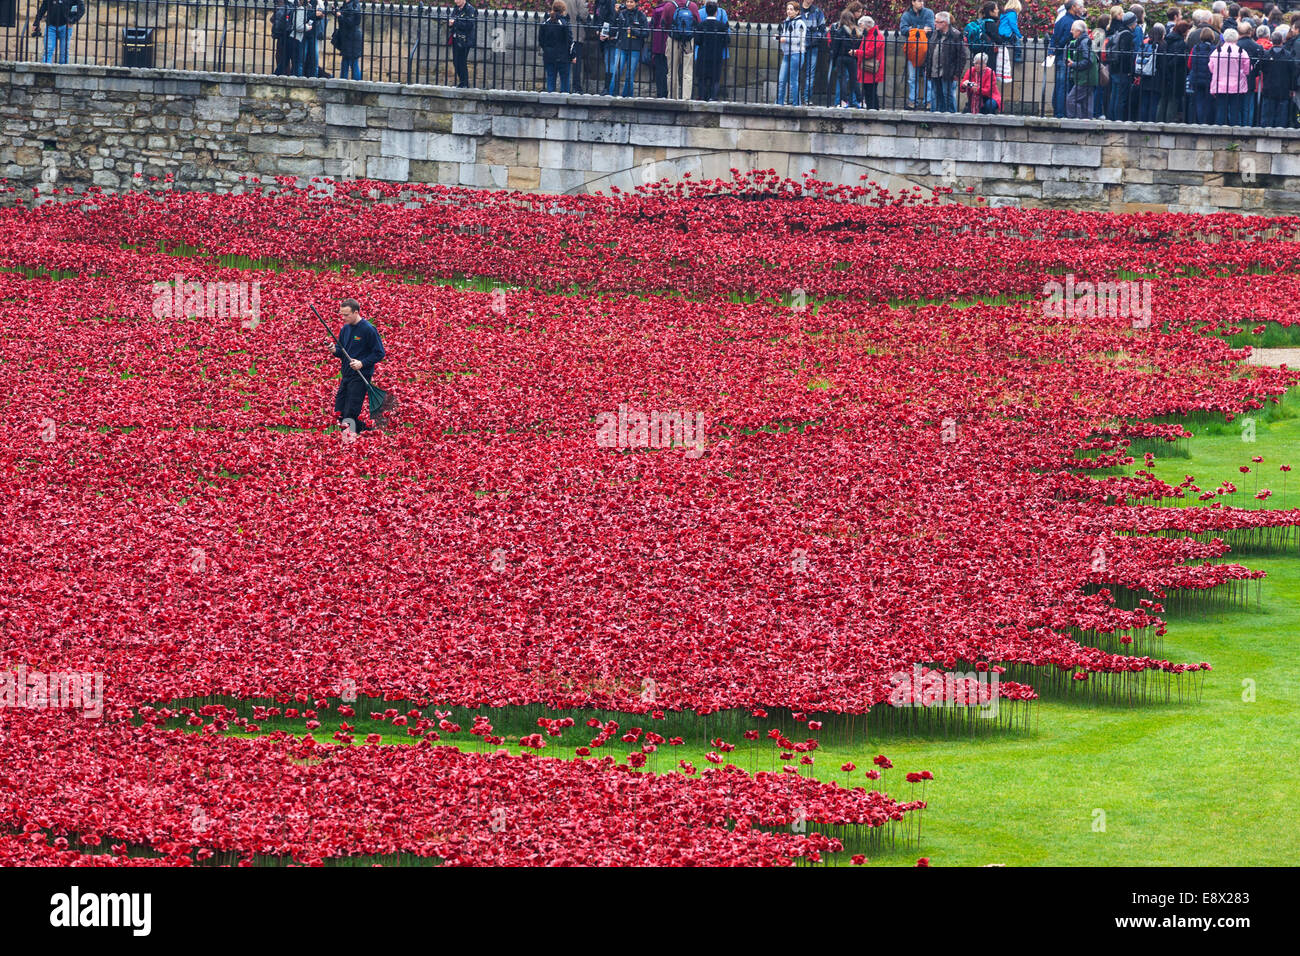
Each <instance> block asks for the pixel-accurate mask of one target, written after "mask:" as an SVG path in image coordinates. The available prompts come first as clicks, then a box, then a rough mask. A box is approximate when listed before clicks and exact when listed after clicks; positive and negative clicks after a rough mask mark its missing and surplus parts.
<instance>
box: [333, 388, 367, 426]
mask: <svg viewBox="0 0 1300 956" xmlns="http://www.w3.org/2000/svg"><path fill="white" fill-rule="evenodd" d="M372 374H373V373H372ZM369 395H370V390H369V389H368V388H366V380H365V379H363V378H362V377H361V376H360V375H351V376H349V377H348V378H345V379H343V380H341V381H340V382H339V390H338V391H337V392H336V393H335V395H334V414H335V416H337V418H338V420H339V424H340V425H343V426H345V427H346V426H347V423H349V422H351V424H352V426H353V428H352V430H353V431H354V432H356V433H357V434H360V433H361V432H363V431H365V430H366V428H367V427H368V426H367V425H366V423H365V422H363V421H362V420H361V409H362V408H364V407H365V405H366V399H367V398H368V397H369Z"/></svg>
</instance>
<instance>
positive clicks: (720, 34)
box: [695, 7, 731, 70]
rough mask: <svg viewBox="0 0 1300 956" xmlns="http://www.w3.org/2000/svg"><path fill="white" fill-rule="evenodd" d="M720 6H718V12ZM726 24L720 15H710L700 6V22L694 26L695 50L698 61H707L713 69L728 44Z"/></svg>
mask: <svg viewBox="0 0 1300 956" xmlns="http://www.w3.org/2000/svg"><path fill="white" fill-rule="evenodd" d="M721 9H722V8H721V7H719V8H718V10H719V13H720V12H721ZM727 28H728V24H726V23H723V22H722V17H720V16H717V15H715V16H713V17H710V16H709V15H708V14H707V13H705V12H704V9H703V7H701V8H700V22H699V23H698V24H697V25H696V27H695V50H696V52H697V53H698V54H699V56H698V58H697V59H698V62H699V63H707V64H709V65H710V66H711V67H712V68H713V69H715V70H716V69H717V67H718V64H720V63H721V62H722V55H723V53H724V52H725V51H726V49H727V46H728V44H730V42H731V36H730V34H729V33H728V31H727Z"/></svg>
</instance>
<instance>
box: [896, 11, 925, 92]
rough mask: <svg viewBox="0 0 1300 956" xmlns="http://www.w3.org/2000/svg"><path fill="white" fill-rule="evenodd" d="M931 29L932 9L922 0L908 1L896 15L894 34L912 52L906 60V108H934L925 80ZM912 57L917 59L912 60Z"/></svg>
mask: <svg viewBox="0 0 1300 956" xmlns="http://www.w3.org/2000/svg"><path fill="white" fill-rule="evenodd" d="M933 32H934V11H933V10H930V9H928V8H927V7H926V5H925V0H912V5H911V6H910V7H908V8H907V9H906V10H904V11H903V15H902V16H901V17H899V18H898V33H899V35H900V36H901V37H903V39H904V40H905V41H906V44H907V46H906V48H907V49H911V50H914V51H916V56H914V57H909V58H908V60H907V109H909V110H913V109H915V110H919V109H921V108H922V103H924V104H925V105H924V108H925V109H934V90H932V89H931V88H930V84H929V83H927V82H926V81H925V54H926V52H927V51H928V50H929V44H930V34H931V33H933ZM913 59H915V60H916V61H917V62H916V63H913V62H912V60H913Z"/></svg>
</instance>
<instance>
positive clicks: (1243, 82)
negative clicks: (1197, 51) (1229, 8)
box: [1210, 30, 1250, 126]
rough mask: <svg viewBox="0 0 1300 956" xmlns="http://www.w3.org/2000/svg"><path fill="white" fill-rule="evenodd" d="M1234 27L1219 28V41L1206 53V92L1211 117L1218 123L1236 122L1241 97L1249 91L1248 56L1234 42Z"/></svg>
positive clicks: (1239, 118)
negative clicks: (1211, 110)
mask: <svg viewBox="0 0 1300 956" xmlns="http://www.w3.org/2000/svg"><path fill="white" fill-rule="evenodd" d="M1239 38H1240V37H1239V35H1238V33H1237V31H1236V30H1224V31H1223V43H1221V44H1220V45H1219V48H1218V49H1217V50H1215V51H1214V52H1213V53H1211V54H1210V93H1211V95H1212V96H1213V97H1214V121H1215V123H1217V124H1218V125H1219V126H1240V125H1241V107H1242V100H1243V99H1245V98H1246V97H1247V96H1249V95H1250V56H1249V55H1248V54H1247V53H1246V51H1245V50H1243V49H1242V48H1241V47H1239V46H1237V40H1238V39H1239Z"/></svg>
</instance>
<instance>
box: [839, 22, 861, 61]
mask: <svg viewBox="0 0 1300 956" xmlns="http://www.w3.org/2000/svg"><path fill="white" fill-rule="evenodd" d="M861 42H862V38H861V37H860V36H858V35H857V34H856V33H854V32H853V31H852V30H849V29H847V28H845V27H842V26H840V25H839V24H838V23H837V24H835V26H833V27H831V59H832V60H838V59H839V58H840V57H842V56H853V51H854V50H856V49H857V48H858V45H859V44H860V43H861Z"/></svg>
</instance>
